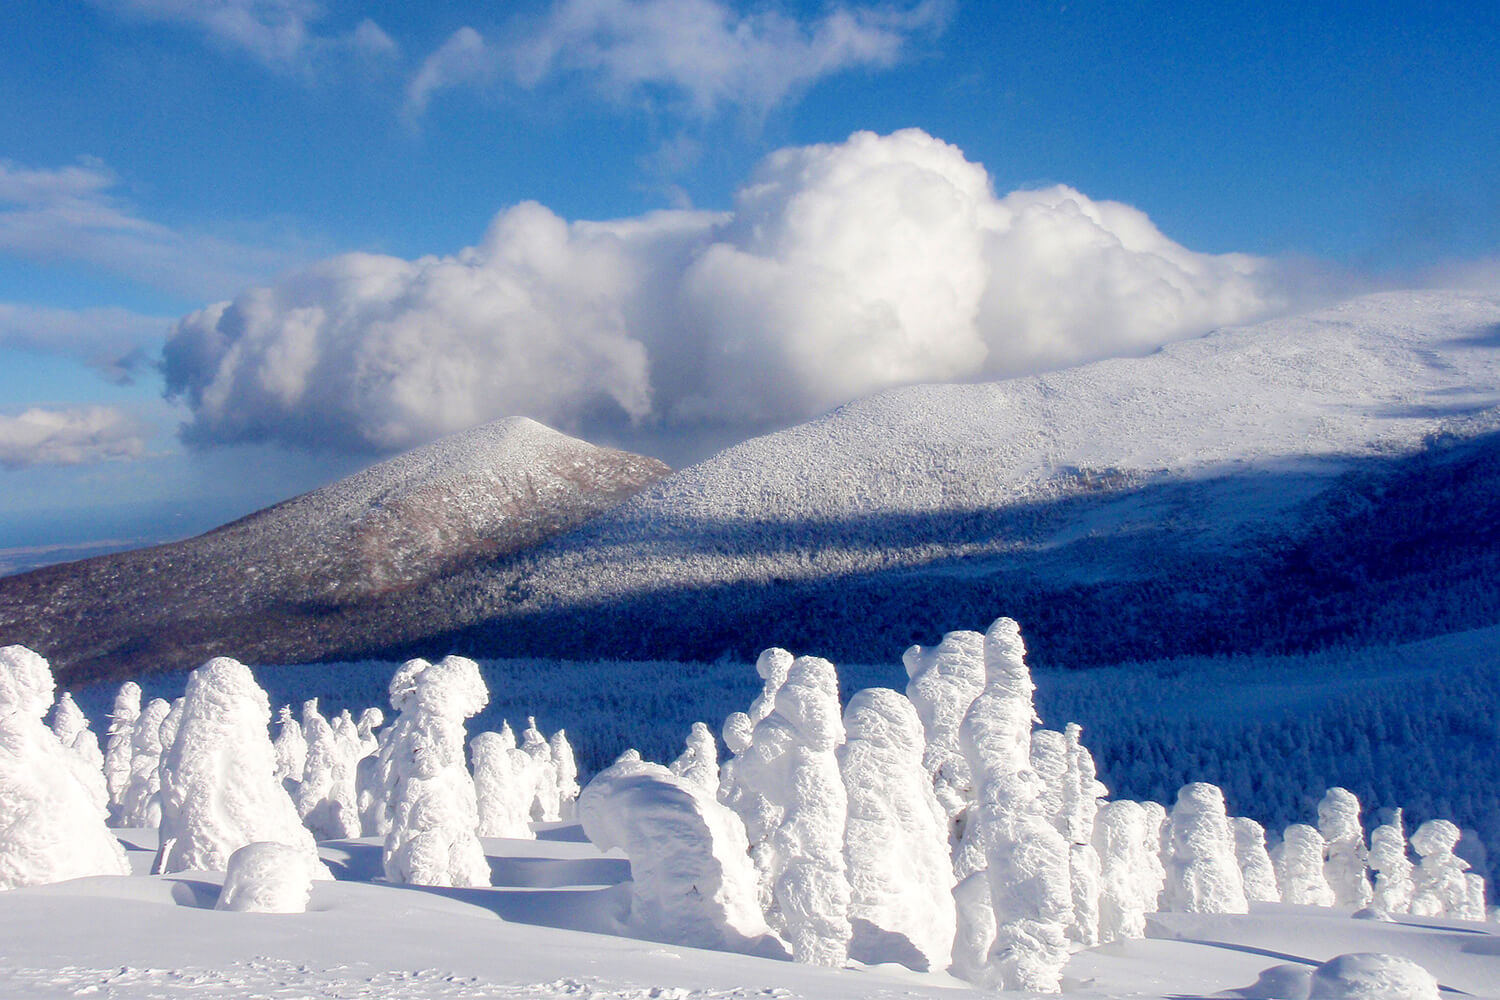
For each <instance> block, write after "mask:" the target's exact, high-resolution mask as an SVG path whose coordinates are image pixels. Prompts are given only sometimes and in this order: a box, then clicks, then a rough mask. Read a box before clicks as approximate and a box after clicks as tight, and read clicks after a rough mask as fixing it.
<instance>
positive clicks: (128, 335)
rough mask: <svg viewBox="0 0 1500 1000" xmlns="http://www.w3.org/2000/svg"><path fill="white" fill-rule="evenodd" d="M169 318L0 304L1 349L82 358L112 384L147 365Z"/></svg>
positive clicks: (124, 311) (127, 379)
mask: <svg viewBox="0 0 1500 1000" xmlns="http://www.w3.org/2000/svg"><path fill="white" fill-rule="evenodd" d="M171 325H172V320H170V319H167V318H163V317H158V316H144V315H141V314H140V313H135V312H131V311H130V310H128V309H118V308H94V309H53V308H47V307H44V306H32V305H22V304H17V303H10V302H0V348H3V349H8V350H22V351H30V352H33V353H36V354H55V355H60V356H61V357H65V358H70V359H72V360H74V361H78V362H81V363H82V364H84V365H87V366H88V367H90V368H92V369H94V370H95V371H97V372H98V373H99V374H100V375H102V376H104V378H106V379H108V380H109V381H110V382H113V383H115V384H116V385H126V384H129V383H131V382H133V381H134V380H135V377H136V375H137V374H139V373H140V372H141V371H142V370H144V369H146V368H149V367H150V366H151V365H152V360H153V358H154V357H155V355H156V353H157V352H158V350H159V345H160V342H161V340H162V338H163V337H165V336H166V332H167V330H168V329H169V328H170V327H171Z"/></svg>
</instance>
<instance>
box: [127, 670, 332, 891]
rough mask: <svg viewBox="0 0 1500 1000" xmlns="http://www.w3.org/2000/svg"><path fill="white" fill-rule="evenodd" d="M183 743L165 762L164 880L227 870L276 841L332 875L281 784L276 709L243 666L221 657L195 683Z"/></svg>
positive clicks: (159, 866) (160, 864)
mask: <svg viewBox="0 0 1500 1000" xmlns="http://www.w3.org/2000/svg"><path fill="white" fill-rule="evenodd" d="M180 720H181V721H180V724H179V726H178V730H177V736H176V739H175V740H173V743H172V745H171V747H169V748H168V749H167V750H166V752H165V754H164V755H163V762H164V764H165V767H164V769H163V774H164V775H165V779H164V783H163V785H162V789H161V812H162V818H161V847H160V849H159V850H158V851H157V855H156V865H155V869H154V870H155V871H156V872H157V873H158V874H166V873H170V872H179V871H187V870H202V871H223V870H224V869H225V867H226V866H227V865H228V864H229V856H230V855H231V854H233V853H234V852H235V851H237V850H239V849H240V848H241V847H244V846H245V845H246V844H250V843H254V842H256V841H262V840H269V841H275V842H276V843H278V844H285V845H287V846H288V847H291V848H293V849H295V850H297V851H298V852H299V853H300V854H301V855H302V856H304V857H305V858H306V859H307V864H309V865H311V866H315V868H316V870H318V871H320V872H326V869H324V868H323V867H322V862H320V861H319V860H318V849H317V845H316V844H315V843H314V842H313V837H312V834H311V833H309V832H308V831H307V829H306V828H305V827H303V825H302V822H301V820H300V818H299V817H298V815H297V809H296V806H294V805H293V804H292V799H291V796H289V795H288V794H287V791H286V789H285V788H284V787H283V786H282V784H281V782H280V781H278V780H276V751H275V749H274V748H273V747H272V746H271V735H270V728H269V726H270V721H271V705H270V701H269V700H268V699H267V698H266V693H265V691H263V690H262V689H261V687H260V685H258V684H256V683H255V678H254V677H253V676H252V675H251V673H250V668H248V667H246V666H245V665H244V664H243V663H240V662H239V661H238V660H233V659H230V658H229V657H227V656H217V657H214V658H213V659H211V660H209V661H208V662H207V663H205V664H203V666H201V667H199V668H198V669H197V670H194V671H193V672H192V674H190V675H189V676H188V682H187V692H186V694H185V695H184V696H183V699H182V711H181V714H180Z"/></svg>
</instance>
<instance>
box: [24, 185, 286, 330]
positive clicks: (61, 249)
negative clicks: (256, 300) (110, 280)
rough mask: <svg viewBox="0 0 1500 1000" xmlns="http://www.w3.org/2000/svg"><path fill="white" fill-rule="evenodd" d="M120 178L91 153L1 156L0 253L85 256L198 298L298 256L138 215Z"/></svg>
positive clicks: (261, 274)
mask: <svg viewBox="0 0 1500 1000" xmlns="http://www.w3.org/2000/svg"><path fill="white" fill-rule="evenodd" d="M119 185H120V179H119V177H118V176H117V175H116V174H115V173H114V171H112V170H111V169H110V168H109V167H108V166H106V165H105V164H104V163H101V162H100V161H98V160H95V159H84V160H81V161H79V162H78V163H75V164H70V165H68V166H64V167H28V166H24V165H22V164H18V163H13V162H11V161H8V160H0V254H8V255H12V256H18V257H24V258H28V259H34V260H45V261H76V262H82V263H85V264H89V265H91V266H94V267H98V268H100V269H102V270H105V271H108V272H111V273H113V274H119V275H123V276H125V277H127V278H131V279H133V280H136V281H142V282H145V283H146V284H148V285H151V286H153V287H155V288H160V289H164V290H166V291H170V292H174V293H178V294H185V295H190V296H193V297H194V298H197V299H199V300H200V301H201V300H202V299H203V298H207V297H210V296H215V297H216V296H220V295H225V294H229V293H232V292H233V291H235V290H236V289H239V288H243V287H244V286H245V285H246V284H247V283H249V282H252V281H257V280H263V279H264V278H265V276H267V275H269V274H274V273H276V272H277V271H280V270H283V269H285V268H286V267H288V266H289V265H290V264H292V263H293V262H294V261H296V260H297V259H299V255H298V254H297V252H296V251H294V250H293V249H291V248H278V247H270V248H267V247H255V246H249V245H246V244H243V243H239V242H236V241H233V240H227V239H222V238H219V237H215V236H212V235H207V234H202V233H187V232H179V231H178V230H175V229H172V228H171V227H169V226H164V225H162V224H160V223H157V222H152V221H151V220H149V219H145V218H142V217H141V216H140V215H139V214H137V213H136V212H135V211H134V210H133V209H132V208H131V207H130V206H129V205H128V204H126V203H125V202H124V201H123V200H122V199H120V198H119V197H118V196H117V195H116V189H117V188H118V187H119Z"/></svg>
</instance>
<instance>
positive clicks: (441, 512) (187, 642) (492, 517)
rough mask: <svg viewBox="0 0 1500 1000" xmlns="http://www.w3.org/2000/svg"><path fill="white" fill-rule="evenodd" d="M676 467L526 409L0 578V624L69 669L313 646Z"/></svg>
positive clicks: (185, 663)
mask: <svg viewBox="0 0 1500 1000" xmlns="http://www.w3.org/2000/svg"><path fill="white" fill-rule="evenodd" d="M667 472H668V469H667V468H666V466H664V465H662V464H661V463H660V462H658V461H656V460H655V459H650V458H644V457H642V456H639V455H632V454H629V453H626V452H621V451H615V450H613V449H608V448H599V447H596V446H594V445H591V444H588V443H586V442H584V441H580V440H577V439H575V438H571V437H568V436H567V435H564V434H561V433H559V432H557V431H554V430H552V429H550V428H547V427H544V426H543V425H541V424H539V423H536V422H535V421H532V420H527V419H525V418H512V419H509V420H502V421H497V422H494V423H490V424H486V425H484V426H481V427H478V428H475V429H473V430H470V431H466V432H464V433H461V434H455V435H452V436H450V437H447V438H443V439H442V440H439V441H437V442H435V443H433V444H430V445H427V446H425V447H422V448H418V449H415V450H413V451H410V452H406V453H405V454H402V455H398V456H396V457H395V458H392V459H389V460H387V461H384V462H380V463H378V464H376V465H373V466H371V467H369V468H367V469H365V470H364V471H362V472H359V473H357V474H355V475H353V476H350V477H348V478H346V479H342V480H339V481H337V482H335V483H332V484H330V485H328V486H325V487H323V488H321V489H318V490H314V491H313V492H311V493H307V494H304V495H302V496H299V497H296V498H294V499H291V500H287V501H286V502H284V503H280V504H277V505H276V506H273V507H270V508H267V509H266V510H263V511H259V512H257V513H255V514H252V515H250V516H248V517H245V518H242V519H241V520H239V521H235V522H233V523H232V524H228V525H225V526H224V527H222V528H219V529H216V530H214V531H211V532H208V533H207V534H204V535H200V536H198V537H196V538H191V539H188V540H186V541H182V542H174V543H171V544H168V545H159V546H155V547H152V548H147V549H139V550H136V551H132V552H125V553H119V554H115V555H108V556H101V557H99V558H95V559H88V560H84V561H81V562H75V563H68V564H63V565H60V566H51V567H46V568H43V569H40V570H36V571H34V572H31V573H27V574H23V575H20V576H13V577H6V578H0V634H3V635H5V636H6V641H7V642H21V643H26V644H29V645H32V646H33V647H35V648H37V649H41V650H45V651H46V653H47V655H48V656H49V657H51V658H52V660H53V662H54V663H55V664H58V665H59V666H60V667H62V668H63V669H64V670H65V671H70V672H72V673H74V675H75V676H93V675H96V674H100V673H114V672H121V671H125V672H130V671H134V672H139V671H142V670H159V669H172V668H181V667H191V666H196V665H197V664H198V663H199V662H201V661H202V660H203V659H205V658H206V657H207V656H209V655H212V654H214V653H219V652H235V651H239V654H240V655H243V656H245V657H247V658H262V659H265V658H270V659H281V660H286V659H308V658H316V657H319V656H323V655H326V654H327V653H328V652H329V651H330V649H339V650H342V649H344V648H347V647H348V646H349V645H350V644H351V641H354V642H357V641H358V640H357V639H356V640H351V639H350V638H349V636H348V635H347V634H346V632H345V623H347V622H348V621H351V620H356V621H357V620H361V618H362V616H361V612H360V611H359V609H360V608H363V607H365V606H367V605H369V604H370V602H372V601H375V600H378V599H379V598H380V597H381V596H382V595H388V594H391V593H395V592H399V591H402V590H404V589H408V588H411V587H412V586H414V585H416V584H419V583H421V582H423V581H426V580H430V579H432V578H433V577H436V576H441V575H443V574H447V573H451V572H453V571H454V570H455V569H457V568H460V567H462V566H465V565H468V564H470V563H472V562H473V561H474V560H476V559H481V558H486V557H495V556H499V555H503V554H505V553H508V552H513V551H516V550H518V549H522V548H525V547H527V546H531V545H534V544H536V543H537V542H538V541H540V540H542V539H545V538H548V537H550V536H552V535H555V534H558V533H560V532H563V531H566V530H568V529H569V528H572V527H575V526H576V525H578V524H579V523H580V522H583V521H586V520H588V519H589V518H591V517H593V516H595V515H597V514H599V513H600V512H601V511H604V510H607V509H609V508H610V507H613V506H615V505H616V504H618V503H620V502H621V501H622V500H624V499H625V498H626V497H629V496H630V495H632V494H634V493H635V492H637V491H638V490H640V489H641V488H642V487H643V486H644V485H646V484H648V483H650V482H652V481H654V480H656V479H659V478H660V477H661V476H663V475H665V474H666V473H667Z"/></svg>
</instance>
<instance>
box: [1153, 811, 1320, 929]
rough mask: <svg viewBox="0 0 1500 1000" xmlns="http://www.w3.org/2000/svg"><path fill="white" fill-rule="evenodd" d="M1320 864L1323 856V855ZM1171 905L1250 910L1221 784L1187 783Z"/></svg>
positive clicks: (1175, 834) (1170, 873) (1175, 824)
mask: <svg viewBox="0 0 1500 1000" xmlns="http://www.w3.org/2000/svg"><path fill="white" fill-rule="evenodd" d="M1318 860H1319V864H1321V863H1322V857H1321V856H1320V857H1319V859H1318ZM1166 869H1167V893H1166V895H1167V909H1170V910H1175V911H1178V912H1180V913H1247V912H1249V909H1250V907H1249V903H1248V902H1247V901H1246V899H1245V883H1244V879H1243V878H1242V876H1241V875H1240V866H1239V862H1238V861H1237V860H1236V859H1235V856H1234V831H1233V830H1232V829H1231V828H1230V826H1229V815H1228V813H1227V812H1226V811H1225V808H1224V793H1223V792H1221V791H1220V790H1219V788H1218V786H1216V785H1211V784H1209V783H1208V782H1205V781H1195V782H1192V783H1191V784H1187V785H1184V786H1183V787H1182V790H1181V791H1179V792H1178V793H1177V802H1176V804H1175V805H1174V806H1173V807H1172V857H1171V860H1170V861H1168V862H1167V865H1166Z"/></svg>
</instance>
